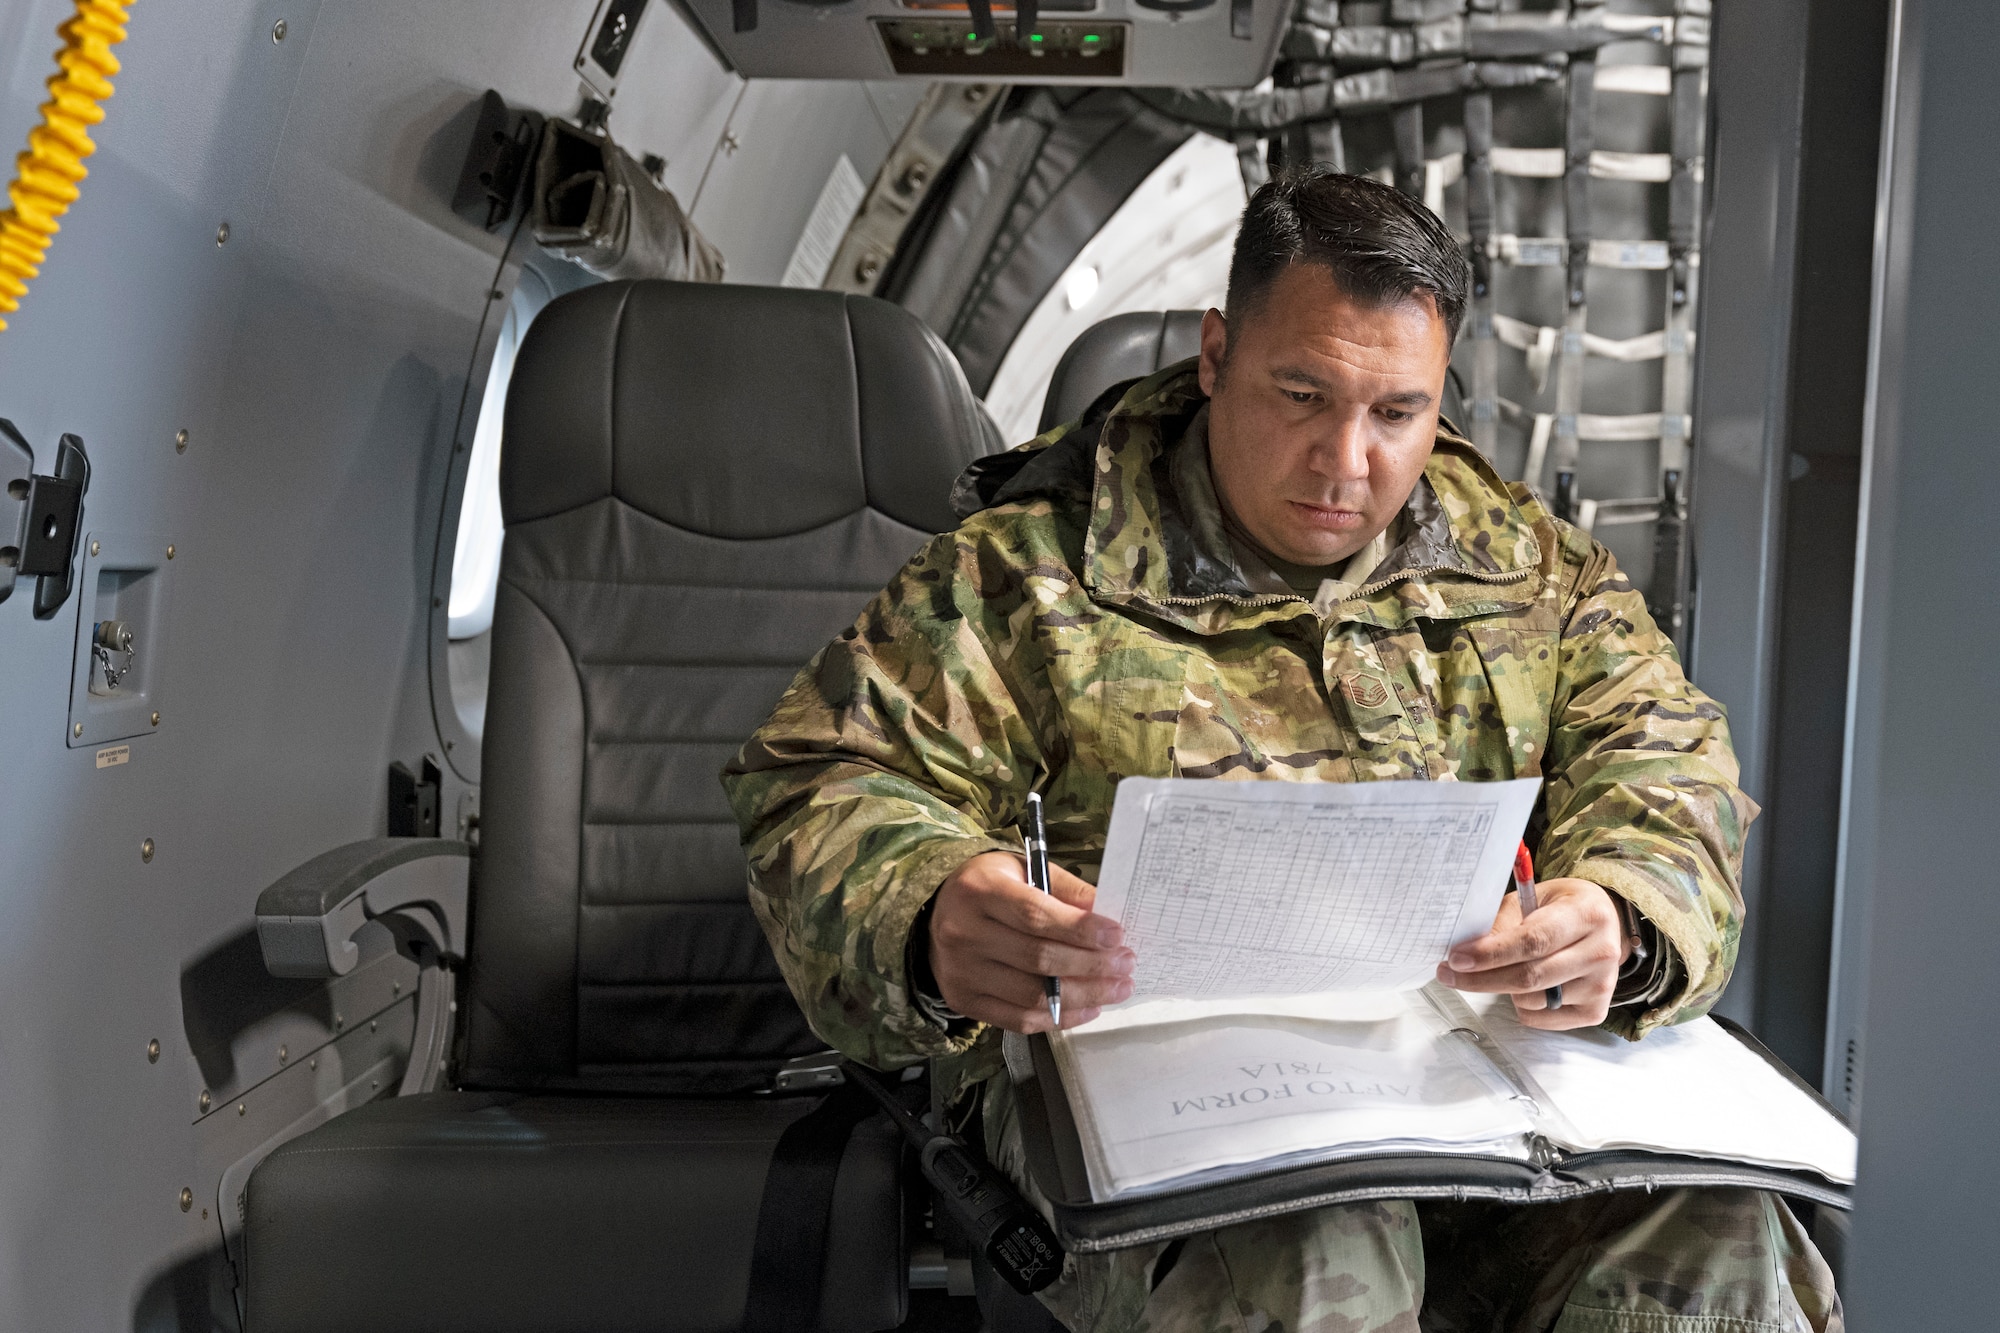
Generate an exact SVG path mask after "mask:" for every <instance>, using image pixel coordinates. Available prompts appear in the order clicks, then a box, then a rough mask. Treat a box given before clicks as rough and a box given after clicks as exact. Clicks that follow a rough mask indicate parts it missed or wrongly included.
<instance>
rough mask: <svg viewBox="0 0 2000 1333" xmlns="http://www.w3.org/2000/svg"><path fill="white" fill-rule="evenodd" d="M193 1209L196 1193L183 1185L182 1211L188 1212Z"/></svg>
mask: <svg viewBox="0 0 2000 1333" xmlns="http://www.w3.org/2000/svg"><path fill="white" fill-rule="evenodd" d="M192 1207H194V1191H193V1190H191V1189H189V1188H187V1187H186V1186H185V1185H183V1186H182V1187H181V1211H182V1212H186V1211H187V1210H188V1209H190V1208H192Z"/></svg>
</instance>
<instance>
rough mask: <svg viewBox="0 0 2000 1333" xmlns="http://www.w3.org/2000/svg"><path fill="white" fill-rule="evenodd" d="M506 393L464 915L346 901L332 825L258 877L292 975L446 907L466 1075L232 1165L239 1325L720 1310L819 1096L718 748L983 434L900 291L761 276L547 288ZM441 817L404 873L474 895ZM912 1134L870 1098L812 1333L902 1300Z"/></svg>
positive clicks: (735, 1296)
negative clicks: (376, 927)
mask: <svg viewBox="0 0 2000 1333" xmlns="http://www.w3.org/2000/svg"><path fill="white" fill-rule="evenodd" d="M506 410H507V419H506V430H505V447H504V453H503V458H502V465H501V466H502V475H501V499H502V508H503V511H504V514H505V518H506V524H507V530H506V538H505V544H504V547H503V555H502V567H501V576H500V585H499V593H498V601H497V604H496V611H495V615H494V626H493V659H492V684H491V693H490V696H489V703H488V712H487V721H486V730H485V753H484V757H483V770H484V772H483V790H482V793H481V796H482V806H483V810H482V818H481V823H480V829H481V840H480V844H479V847H478V849H477V852H476V858H475V863H474V865H473V867H472V870H471V876H470V903H469V910H468V909H467V908H466V907H464V906H456V907H455V906H453V905H452V904H451V903H449V902H447V901H446V900H448V899H450V898H451V897H452V890H451V889H450V887H449V885H448V884H446V887H443V888H436V887H433V888H423V887H422V886H418V887H414V888H413V887H409V886H408V885H405V887H404V888H402V889H399V890H396V891H393V892H392V891H390V890H388V889H381V890H380V891H379V892H378V893H377V895H376V899H375V900H373V901H372V904H371V900H370V899H369V897H368V894H369V892H370V891H369V890H368V889H367V888H366V887H365V885H364V884H363V883H362V881H364V880H366V879H367V878H368V876H369V875H372V874H375V871H373V870H369V869H367V868H365V867H364V868H362V869H356V866H357V865H359V864H360V862H359V861H357V860H356V859H355V857H348V859H347V861H345V862H343V861H342V860H341V857H340V856H339V855H336V854H333V853H329V854H328V856H327V857H323V858H320V861H316V862H313V863H308V865H307V866H305V867H301V868H300V870H299V871H295V872H294V874H293V876H288V877H287V880H286V881H281V883H280V885H279V886H274V887H273V889H272V890H269V891H267V892H266V895H265V900H264V901H260V905H259V917H260V921H259V928H260V933H261V934H262V935H263V936H264V940H265V957H266V960H267V962H269V963H271V964H272V965H273V966H274V967H278V966H286V967H290V968H292V969H293V971H294V974H297V973H298V972H299V971H313V970H314V969H315V968H320V972H319V974H322V975H326V974H330V971H328V969H330V970H331V971H338V970H339V965H338V961H339V960H338V954H339V948H340V945H341V943H342V942H343V937H342V936H341V932H342V931H343V930H345V931H349V932H351V930H352V929H354V928H356V927H358V925H359V923H360V920H361V918H362V917H363V916H375V915H381V916H384V917H385V918H386V917H393V916H397V915H399V914H400V916H401V918H402V919H403V921H404V923H405V925H406V926H408V927H409V928H410V929H412V930H414V931H415V932H416V934H418V935H426V933H428V935H427V937H428V938H430V939H431V940H432V946H431V947H432V948H433V949H434V952H435V953H441V954H444V955H445V956H447V957H449V956H450V955H451V954H452V952H453V948H454V946H453V945H452V943H451V936H452V929H451V927H450V923H452V922H455V921H458V920H460V919H461V918H466V917H469V923H470V934H469V943H466V942H463V941H461V943H460V944H459V945H458V946H456V947H459V948H462V949H463V952H464V955H465V967H464V968H463V982H462V990H461V992H460V994H459V996H458V1020H459V1021H458V1024H457V1034H456V1036H457V1055H456V1059H455V1060H454V1062H453V1072H452V1081H453V1082H454V1083H455V1084H456V1085H457V1086H456V1088H455V1089H454V1090H450V1091H439V1092H420V1093H417V1094H415V1095H409V1096H399V1097H393V1098H385V1099H383V1100H380V1101H376V1102H373V1103H370V1104H367V1105H364V1106H361V1107H358V1108H356V1109H354V1110H352V1111H349V1112H347V1113H346V1114H344V1115H339V1116H336V1117H335V1118H334V1119H332V1120H330V1121H328V1122H327V1123H325V1124H324V1125H322V1126H321V1127H319V1128H317V1129H314V1130H311V1131H310V1132H307V1133H305V1134H302V1135H300V1136H299V1137H297V1138H294V1139H292V1140H290V1141H288V1142H286V1143H284V1144H283V1145H281V1146H279V1147H278V1148H277V1149H275V1150H274V1151H273V1152H272V1153H271V1154H270V1155H269V1156H268V1157H266V1158H265V1159H264V1161H263V1162H262V1163H261V1164H260V1165H259V1166H258V1167H257V1169H256V1170H255V1172H254V1173H253V1174H252V1175H251V1178H250V1181H249V1186H248V1189H247V1191H246V1194H245V1198H244V1205H243V1206H244V1266H245V1273H244V1284H245V1322H246V1327H247V1329H248V1330H249V1331H250V1333H326V1331H330V1330H336V1329H337V1330H341V1331H342V1333H361V1331H363V1330H366V1331H368V1333H389V1331H391V1330H404V1329H408V1330H412V1331H414V1330H426V1331H427V1333H437V1331H439V1330H450V1329H466V1330H472V1329H478V1330H483V1331H484V1333H500V1331H502V1330H512V1329H520V1330H531V1329H532V1330H535V1331H536V1333H560V1331H561V1330H571V1329H574V1330H586V1329H587V1330H592V1333H610V1331H611V1330H619V1329H649V1330H715V1331H717V1333H720V1331H721V1330H735V1329H737V1328H740V1327H742V1326H743V1323H744V1319H745V1314H746V1307H747V1305H748V1304H749V1295H748V1289H749V1285H750V1274H751V1272H752V1263H753V1251H754V1250H755V1249H756V1248H757V1239H756V1238H757V1234H758V1216H759V1211H760V1199H761V1198H763V1197H764V1191H765V1187H766V1177H767V1174H768V1171H769V1168H770V1164H771V1162H772V1160H773V1153H774V1151H776V1150H777V1145H778V1143H779V1140H780V1138H781V1136H783V1135H784V1133H785V1131H786V1129H787V1128H788V1127H789V1126H791V1125H792V1124H793V1123H794V1122H796V1121H798V1120H799V1119H800V1117H802V1116H804V1115H806V1114H807V1113H809V1112H811V1111H812V1110H813V1109H814V1107H815V1106H816V1105H817V1104H818V1099H817V1098H815V1097H810V1096H774V1095H769V1090H770V1089H771V1087H772V1082H773V1075H774V1073H775V1071H777V1070H778V1069H779V1068H780V1067H781V1066H782V1065H783V1064H784V1063H785V1062H786V1061H787V1060H789V1059H791V1058H793V1057H797V1056H800V1055H802V1054H805V1053H809V1052H812V1051H815V1050H818V1049H820V1048H821V1043H820V1042H818V1041H817V1039H816V1038H814V1037H813V1035H812V1033H811V1032H810V1031H809V1030H808V1029H807V1027H806V1025H805V1022H804V1020H803V1017H802V1015H801V1014H800V1013H799V1011H798V1008H797V1006H796V1005H795V1004H794V1003H793V1001H792V999H791V996H790V994H789V992H788V991H787V990H786V987H785V983H784V981H783V979H782V977H781V976H780V975H779V972H778V970H777V966H776V963H775V961H774V960H773V958H772V957H771V954H770V950H769V947H768V945H767V944H766V942H765V940H764V938H763V935H762V933H761V931H760V930H759V928H758V926H757V923H756V921H755V920H754V919H753V917H752V915H751V912H750V909H749V906H748V904H747V902H746V901H745V897H744V866H743V859H742V854H741V852H740V850H739V847H738V839H737V832H736V827H735V823H734V820H733V819H732V818H731V815H730V811H729V809H728V806H727V804H726V802H725V801H724V799H723V794H722V790H721V787H720V785H719V783H718V781H717V773H718V770H719V769H720V768H721V766H722V764H723V761H724V760H725V759H726V758H727V757H728V756H729V755H730V754H731V753H732V752H733V751H734V750H735V749H736V747H737V746H738V745H739V744H740V743H741V741H742V740H743V738H744V737H745V736H747V735H748V734H749V732H750V731H751V730H752V729H753V728H754V727H755V726H756V725H757V724H758V723H759V722H760V721H761V720H762V719H763V718H764V716H765V715H766V714H767V713H768V712H769V710H770V709H771V707H772V705H773V704H774V703H775V702H776V700H777V698H778V696H779V694H780V693H781V692H782V691H783V690H784V688H785V686H786V685H787V684H788V683H789V681H790V679H791V677H792V675H793V673H794V672H795V671H797V669H798V668H799V666H800V665H801V664H802V663H804V662H805V661H806V660H807V659H808V658H809V657H810V656H811V655H812V654H813V653H814V652H815V651H817V650H818V649H819V648H820V647H821V646H822V645H823V644H825V643H826V642H827V641H828V640H830V639H832V638H833V637H834V636H835V635H837V634H838V633H839V632H840V631H841V630H843V629H844V628H846V627H847V625H848V624H850V623H851V622H852V620H853V618H854V616H855V615H856V614H857V613H858V612H859V610H860V609H861V607H862V605H863V604H864V603H865V602H866V601H867V599H868V598H869V596H870V595H872V594H873V593H874V592H875V591H876V590H877V589H879V588H880V587H881V586H882V585H883V584H884V583H886V582H887V581H888V580H889V578H890V577H891V576H893V575H894V573H895V572H896V571H897V569H899V568H900V567H901V566H902V565H903V563H904V562H905V561H906V560H908V558H909V557H910V556H911V555H912V554H913V553H914V552H915V551H916V550H917V549H918V547H919V546H921V545H922V544H923V542H924V541H926V540H927V539H928V538H929V537H930V535H931V534H933V533H935V532H938V531H944V530H948V529H949V528H951V527H952V526H954V520H953V518H952V515H951V513H950V511H949V508H948V505H947V496H948V494H949V491H950V488H951V483H952V480H953V479H954V477H955V476H956V475H957V474H958V472H959V471H960V470H961V469H962V468H963V467H964V466H965V465H966V464H967V463H969V462H971V461H972V460H973V459H974V458H976V457H978V456H979V455H981V454H984V453H987V452H990V451H992V450H993V449H995V448H997V447H999V444H1000V441H999V439H998V436H997V432H995V431H994V430H993V428H992V425H991V423H990V421H989V420H988V419H987V418H986V416H985V413H984V411H983V409H982V408H981V407H980V405H979V404H978V402H977V400H975V399H974V398H973V396H972V394H971V393H970V391H969V390H968V389H967V387H966V384H965V380H964V377H963V375H962V374H961V373H960V371H959V368H958V365H957V363H956V362H955V361H954V360H953V359H952V357H951V354H950V353H949V352H948V351H947V350H946V349H945V347H944V346H943V344H942V343H940V342H939V341H938V340H937V339H936V338H935V337H934V336H932V335H931V334H930V333H929V332H928V331H927V330H925V329H924V328H923V326H922V325H921V324H919V323H918V322H917V320H916V319H915V318H913V317H912V316H910V315H908V314H907V313H905V312H904V311H902V310H901V309H899V308H897V307H895V306H893V305H890V304H888V303H886V302H882V301H876V300H873V299H870V298H866V297H855V296H842V295H839V294H835V293H825V292H810V291H793V290H781V289H768V288H751V287H734V286H719V285H708V284H682V283H670V282H658V281H645V282H619V283H609V284H605V285H601V286H593V287H589V288H585V289H584V290H582V291H578V292H575V293H572V294H570V295H568V296H565V297H562V298H560V299H558V300H557V301H555V302H554V303H552V304H551V305H550V306H549V307H548V308H547V309H546V310H545V311H544V312H543V313H542V314H541V315H540V316H539V317H538V318H537V319H536V321H535V323H534V325H533V326H532V328H531V329H530V331H529V333H528V335H527V337H526V339H525V340H524V343H523V346H522V348H521V351H520V354H519V359H518V361H517V363H516V368H515V371H514V376H513V381H512V385H511V388H510V390H509V393H508V401H507V409H506ZM393 841H394V842H396V843H402V842H405V841H409V840H393ZM433 846H434V848H435V849H437V850H440V851H443V850H445V849H447V848H453V847H456V848H457V849H458V850H459V852H460V853H461V854H460V855H459V856H457V857H453V856H450V855H439V856H432V857H421V856H419V857H418V858H417V859H416V860H414V861H411V860H409V855H414V854H415V853H410V854H409V855H405V862H406V864H404V865H402V866H401V867H400V868H399V869H397V870H396V871H395V873H398V874H404V875H406V876H407V875H410V874H414V873H416V872H414V871H412V870H411V869H410V867H411V866H417V867H419V868H421V867H423V866H425V865H431V866H433V867H435V868H436V869H435V873H434V874H433V878H435V879H438V882H439V883H446V881H449V880H450V876H451V874H452V873H454V867H455V868H456V870H455V873H456V874H457V876H458V879H457V880H456V883H457V884H458V885H460V886H463V885H464V884H465V883H466V880H465V871H464V869H463V867H464V866H465V864H466V862H465V860H464V858H463V855H462V852H463V848H462V847H458V845H456V844H442V843H435V844H433ZM342 850H343V851H344V850H345V849H342ZM419 850H421V849H419ZM364 853H365V854H361V853H358V854H357V855H359V856H360V857H361V860H366V859H367V856H368V855H373V853H366V849H364ZM398 855H404V854H403V853H398ZM388 859H393V858H388ZM322 861H323V862H327V864H328V865H329V866H333V867H334V869H331V870H327V871H326V872H325V873H321V872H319V871H315V870H314V869H313V867H315V866H318V865H320V862H322ZM383 862H384V858H382V857H377V858H376V860H375V861H374V862H371V863H370V864H371V865H375V866H377V867H379V866H381V865H382V864H383ZM335 863H339V865H337V866H336V865H335ZM336 871H337V873H336ZM315 876H318V882H317V883H309V882H307V881H311V880H313V879H314V877H315ZM343 876H344V877H343ZM388 881H389V873H388V872H387V871H385V872H384V873H383V874H382V875H381V876H380V877H379V878H378V879H377V880H376V881H375V882H376V883H377V885H378V887H379V886H380V885H381V884H386V883H388ZM286 886H289V887H286ZM281 888H283V889H284V892H282V893H281V892H280V889H281ZM457 892H458V893H459V894H460V900H459V901H460V902H461V903H462V901H463V893H464V890H463V888H462V887H461V888H460V889H458V890H457ZM288 895H289V896H288ZM441 903H442V904H444V906H439V904H441ZM343 912H345V913H346V915H345V916H343V915H342V913H343ZM426 912H429V913H430V915H429V916H426V915H425V913H426ZM341 922H347V923H349V924H345V925H342V924H339V923H341ZM439 922H445V923H447V924H446V925H443V926H440V925H439V924H438V923H439ZM329 923H334V924H329ZM412 923H414V924H412ZM458 928H459V931H460V934H461V935H463V933H464V928H463V926H462V925H460V926H459V927H458ZM420 947H421V946H420ZM322 949H324V951H325V954H326V957H325V958H324V959H320V958H319V957H318V956H317V954H318V952H319V951H320V950H322ZM322 963H324V967H321V964H322ZM426 976H427V977H432V976H442V977H443V978H444V979H445V984H449V982H450V979H451V972H450V970H448V969H437V968H433V969H431V970H429V971H427V972H426ZM442 1044H443V1043H442V1042H440V1043H439V1046H440V1047H442ZM427 1077H428V1076H427ZM425 1082H426V1078H418V1077H416V1076H415V1075H414V1073H413V1076H412V1079H409V1080H406V1090H407V1089H408V1088H410V1087H412V1086H418V1087H420V1086H423V1084H424V1083H425ZM902 1155H903V1146H902V1144H901V1142H900V1141H899V1140H898V1139H897V1138H896V1137H895V1136H894V1133H893V1131H892V1130H891V1129H890V1127H889V1126H888V1125H887V1124H886V1123H885V1122H883V1121H882V1120H881V1119H880V1118H879V1117H877V1118H876V1119H874V1120H872V1121H869V1122H865V1123H863V1124H861V1126H860V1127H859V1128H858V1129H856V1130H855V1131H854V1132H853V1135H852V1137H851V1139H849V1141H848V1142H847V1144H846V1146H845V1149H844V1150H843V1152H842V1154H841V1157H840V1166H839V1174H838V1177H837V1183H836V1185H835V1192H834V1199H833V1204H832V1207H831V1209H830V1214H831V1224H830V1231H829V1232H828V1240H827V1252H826V1256H825V1261H824V1264H823V1266H822V1271H821V1273H819V1274H815V1275H814V1277H815V1278H816V1279H817V1280H818V1281H819V1282H820V1284H821V1285H820V1293H821V1294H820V1299H819V1302H818V1319H817V1327H818V1328H820V1329H822V1330H827V1331H828V1333H834V1331H836V1330H839V1331H846V1330H854V1331H855V1333H860V1331H861V1330H873V1329H886V1328H893V1327H895V1326H896V1325H897V1324H898V1323H900V1322H901V1321H902V1319H903V1318H904V1313H905V1309H906V1307H907V1289H906V1279H907V1274H908V1254H907V1243H906V1240H905V1237H904V1230H903V1227H904V1206H903V1201H902V1197H901V1190H900V1185H899V1169H900V1163H901V1161H902ZM779 1179H784V1178H783V1177H780V1178H779ZM780 1202H781V1203H785V1204H789V1203H791V1200H781V1201H780Z"/></svg>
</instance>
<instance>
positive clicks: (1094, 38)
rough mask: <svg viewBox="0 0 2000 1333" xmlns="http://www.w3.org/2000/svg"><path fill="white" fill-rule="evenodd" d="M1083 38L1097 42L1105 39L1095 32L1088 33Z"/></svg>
mask: <svg viewBox="0 0 2000 1333" xmlns="http://www.w3.org/2000/svg"><path fill="white" fill-rule="evenodd" d="M1083 40H1084V41H1086V42H1096V41H1102V40H1103V39H1102V38H1100V37H1099V36H1098V35H1097V34H1096V33H1094V32H1093V33H1086V34H1085V35H1084V38H1083Z"/></svg>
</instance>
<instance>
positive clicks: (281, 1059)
mask: <svg viewBox="0 0 2000 1333" xmlns="http://www.w3.org/2000/svg"><path fill="white" fill-rule="evenodd" d="M289 1059H291V1053H290V1052H289V1051H287V1050H286V1049H285V1048H284V1047H283V1046H280V1047H279V1048H278V1063H279V1064H283V1063H285V1061H287V1060H289Z"/></svg>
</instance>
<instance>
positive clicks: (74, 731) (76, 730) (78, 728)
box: [69, 722, 83, 736]
mask: <svg viewBox="0 0 2000 1333" xmlns="http://www.w3.org/2000/svg"><path fill="white" fill-rule="evenodd" d="M69 734H70V735H72V736H81V735H83V723H81V722H79V723H77V724H76V725H75V726H73V727H71V728H70V729H69Z"/></svg>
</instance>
